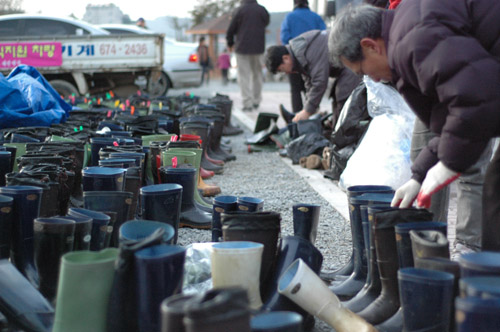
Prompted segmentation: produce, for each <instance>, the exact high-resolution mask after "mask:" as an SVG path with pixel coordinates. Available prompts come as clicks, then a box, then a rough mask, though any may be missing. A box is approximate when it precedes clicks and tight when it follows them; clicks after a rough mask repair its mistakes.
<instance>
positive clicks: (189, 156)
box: [160, 149, 212, 212]
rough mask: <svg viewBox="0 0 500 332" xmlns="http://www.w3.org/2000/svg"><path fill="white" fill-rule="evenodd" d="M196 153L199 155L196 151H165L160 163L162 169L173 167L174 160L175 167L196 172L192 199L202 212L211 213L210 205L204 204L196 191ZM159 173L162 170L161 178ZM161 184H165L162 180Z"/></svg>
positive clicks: (197, 169)
mask: <svg viewBox="0 0 500 332" xmlns="http://www.w3.org/2000/svg"><path fill="white" fill-rule="evenodd" d="M197 153H199V152H198V151H196V152H195V151H180V150H175V149H171V150H165V151H163V152H162V163H163V167H164V168H168V166H172V165H173V161H174V160H175V159H174V158H176V160H177V165H183V164H188V165H191V167H193V168H194V169H195V170H196V173H195V183H194V185H195V189H196V190H195V191H194V192H193V195H194V196H193V198H194V200H195V202H196V203H198V205H199V207H200V208H201V209H202V210H204V211H205V212H211V211H212V205H211V204H208V203H207V202H205V201H204V200H203V199H202V198H201V196H200V193H199V191H198V190H197V187H198V184H197V183H198V176H199V167H198V166H197V158H199V156H197ZM177 167H178V166H177ZM161 172H162V169H160V176H163V175H162V174H161ZM162 183H165V182H164V181H163V179H162Z"/></svg>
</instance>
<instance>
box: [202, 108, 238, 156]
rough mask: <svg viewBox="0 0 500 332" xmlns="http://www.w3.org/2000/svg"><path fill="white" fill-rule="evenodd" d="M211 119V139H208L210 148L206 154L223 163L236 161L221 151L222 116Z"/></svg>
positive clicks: (229, 154)
mask: <svg viewBox="0 0 500 332" xmlns="http://www.w3.org/2000/svg"><path fill="white" fill-rule="evenodd" d="M211 119H213V120H214V121H213V124H214V126H213V128H212V130H211V134H212V137H211V139H210V146H209V147H208V154H209V155H210V156H213V157H215V158H216V159H219V160H223V161H225V162H226V161H232V160H236V156H235V155H233V154H231V153H228V152H226V151H224V150H223V149H221V146H220V141H221V138H222V132H223V130H224V116H215V117H213V118H212V117H211Z"/></svg>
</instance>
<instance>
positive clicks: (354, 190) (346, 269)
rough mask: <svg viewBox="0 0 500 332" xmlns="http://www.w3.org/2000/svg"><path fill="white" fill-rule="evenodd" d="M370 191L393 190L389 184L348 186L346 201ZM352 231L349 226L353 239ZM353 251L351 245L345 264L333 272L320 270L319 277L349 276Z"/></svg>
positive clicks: (332, 279)
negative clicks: (349, 255)
mask: <svg viewBox="0 0 500 332" xmlns="http://www.w3.org/2000/svg"><path fill="white" fill-rule="evenodd" d="M372 192H381V193H391V192H394V190H393V189H392V188H391V187H389V186H378V185H359V186H350V187H349V188H347V203H349V198H350V197H355V196H359V195H363V194H367V193H372ZM349 221H350V223H351V224H352V217H351V211H349ZM352 232H353V228H352V226H351V236H352V239H354V234H352ZM353 242H354V241H353ZM354 253H355V250H354V247H353V248H352V253H351V258H350V259H349V261H348V262H347V264H346V265H344V266H343V267H341V268H339V269H337V270H335V271H333V272H322V273H321V274H320V277H321V279H323V280H325V281H334V280H337V279H339V278H338V277H341V278H340V280H345V279H346V278H342V276H350V275H351V274H352V272H353V270H354Z"/></svg>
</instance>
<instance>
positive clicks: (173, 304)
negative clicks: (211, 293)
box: [160, 294, 246, 332]
mask: <svg viewBox="0 0 500 332" xmlns="http://www.w3.org/2000/svg"><path fill="white" fill-rule="evenodd" d="M245 296H246V294H245ZM194 297H195V295H194V294H189V295H186V294H177V295H172V296H170V297H169V298H167V299H165V300H163V302H162V303H161V308H160V311H161V332H186V328H185V327H184V322H183V319H184V316H185V312H186V310H185V309H184V308H185V306H186V305H187V304H188V303H189V301H191V300H192V299H193V298H194Z"/></svg>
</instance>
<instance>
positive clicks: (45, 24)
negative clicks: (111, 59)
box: [0, 14, 109, 39]
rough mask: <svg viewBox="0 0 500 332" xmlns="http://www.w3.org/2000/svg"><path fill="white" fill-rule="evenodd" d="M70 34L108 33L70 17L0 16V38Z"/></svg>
mask: <svg viewBox="0 0 500 332" xmlns="http://www.w3.org/2000/svg"><path fill="white" fill-rule="evenodd" d="M70 35H77V36H81V35H109V32H108V31H106V30H103V29H101V28H98V27H96V26H95V25H92V24H89V23H87V22H84V21H79V20H75V19H71V18H64V17H54V16H47V15H27V14H12V15H1V16H0V39H1V38H2V37H8V36H27V37H29V36H70Z"/></svg>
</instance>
